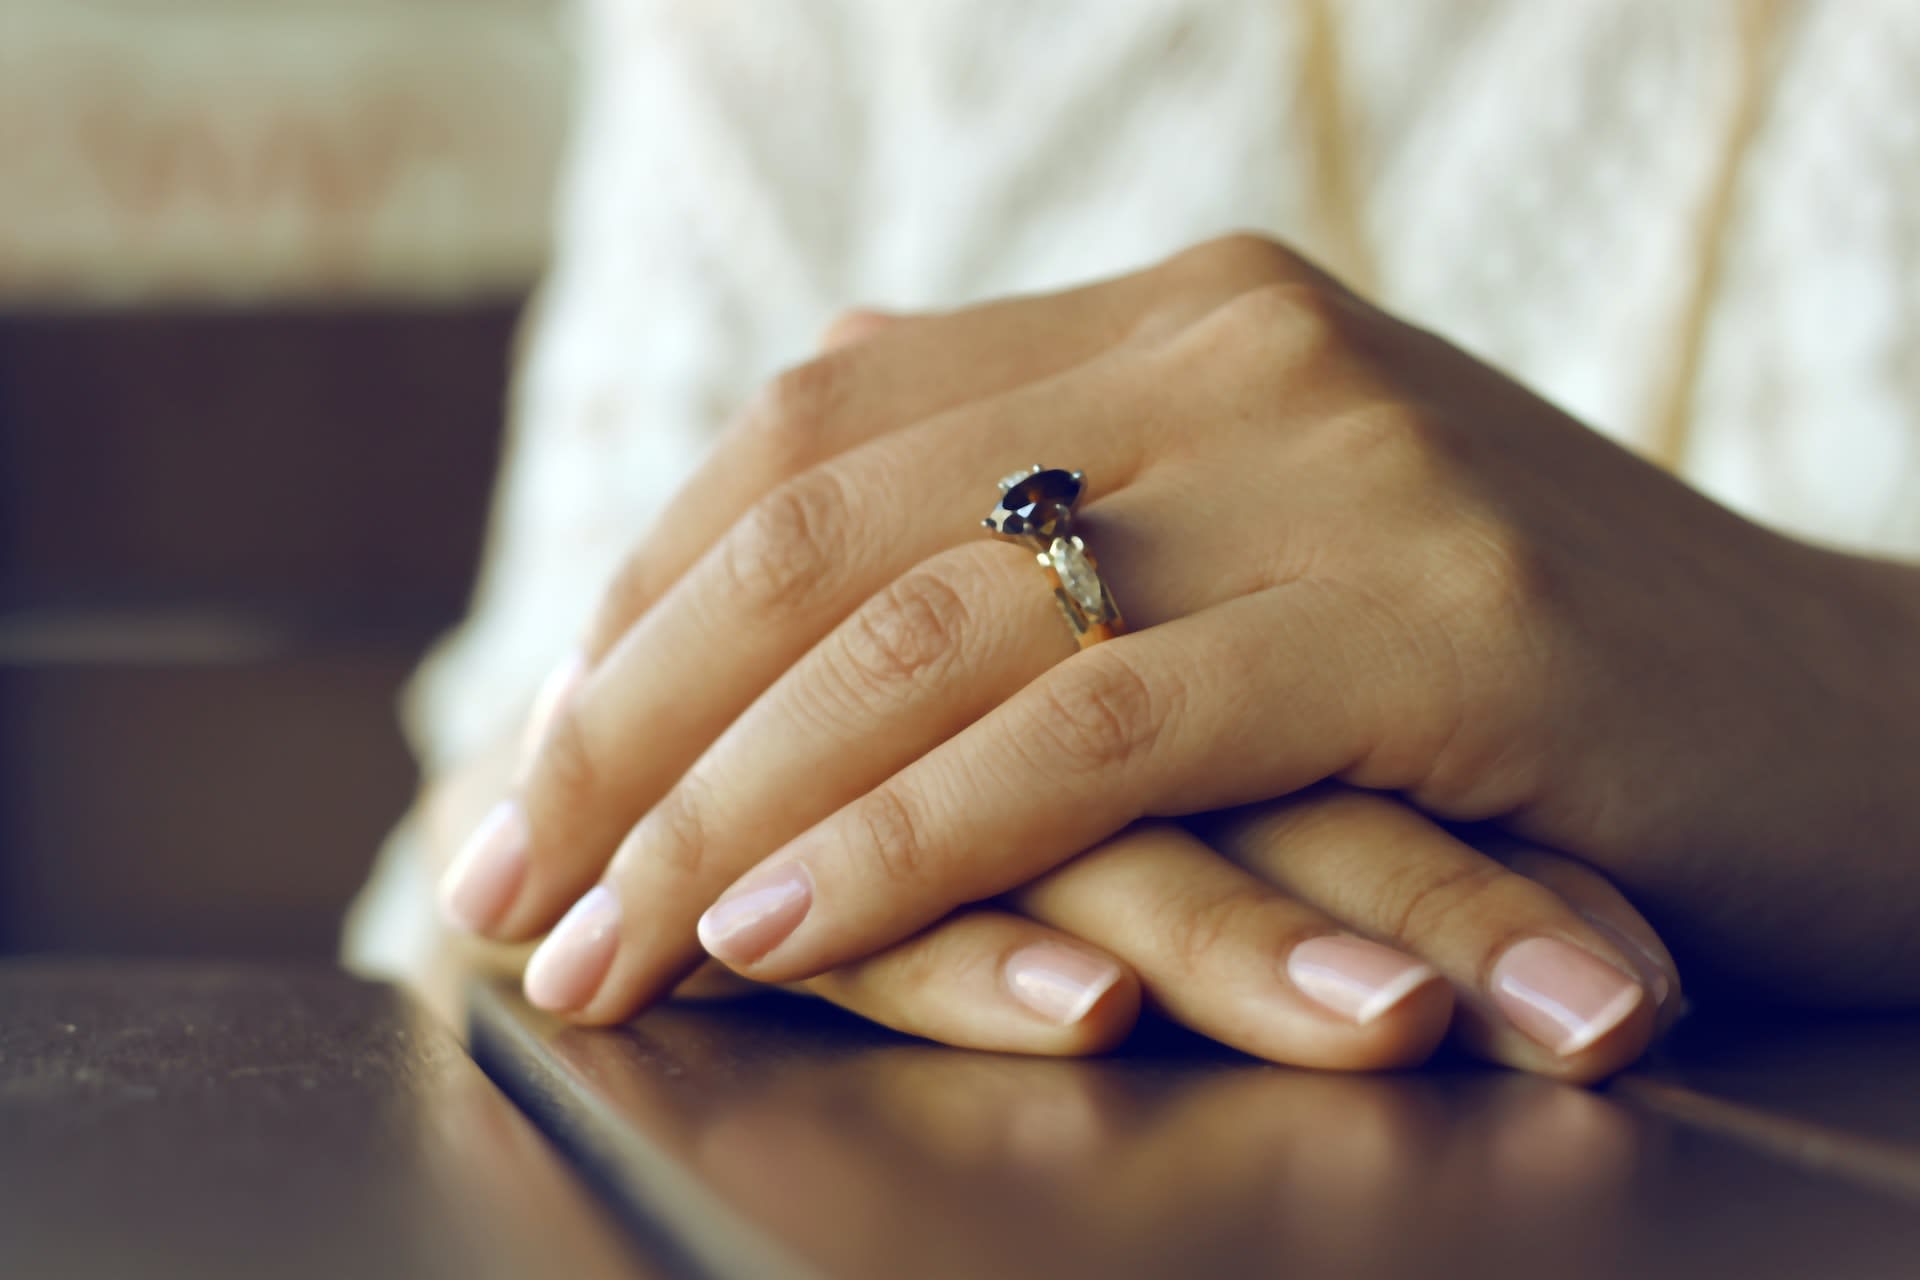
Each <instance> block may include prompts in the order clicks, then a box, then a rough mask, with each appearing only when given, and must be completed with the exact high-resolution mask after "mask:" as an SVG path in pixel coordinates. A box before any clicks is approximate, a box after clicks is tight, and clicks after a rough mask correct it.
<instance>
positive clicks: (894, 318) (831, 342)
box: [820, 307, 912, 351]
mask: <svg viewBox="0 0 1920 1280" xmlns="http://www.w3.org/2000/svg"><path fill="white" fill-rule="evenodd" d="M911 318H912V317H909V316H906V315H902V314H900V313H898V312H892V311H878V310H875V309H874V308H872V307H855V308H854V309H853V310H851V311H842V312H841V313H840V314H839V315H837V316H835V317H834V318H833V322H832V323H831V324H829V325H828V326H827V331H826V332H825V333H824V334H822V335H821V337H820V349H821V350H822V351H838V350H840V349H841V348H843V347H851V346H855V345H857V344H858V343H862V342H865V341H866V340H867V339H868V338H871V337H873V336H874V335H875V334H877V333H879V332H880V331H881V330H883V329H886V328H889V327H891V326H893V325H896V324H905V323H906V322H907V321H908V320H909V319H911Z"/></svg>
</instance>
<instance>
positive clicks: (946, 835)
mask: <svg viewBox="0 0 1920 1280" xmlns="http://www.w3.org/2000/svg"><path fill="white" fill-rule="evenodd" d="M1317 598H1318V596H1317V593H1315V592H1312V591H1309V590H1308V589H1307V588H1305V587H1304V586H1303V587H1300V588H1287V589H1283V590H1281V591H1276V592H1268V593H1263V594H1262V595H1260V596H1254V597H1248V598H1244V599H1241V600H1234V601H1229V602H1227V603H1225V604H1221V605H1217V606H1215V607H1213V608H1210V609H1207V610H1204V611H1203V612H1201V613H1199V614H1196V615H1193V616H1190V617H1186V618H1179V619H1176V620H1174V621H1172V622H1168V623H1165V624H1164V625H1161V626H1154V627H1149V628H1147V629H1145V630H1142V631H1139V632H1136V633H1134V634H1131V635H1127V636H1122V637H1121V638H1119V639H1117V640H1112V641H1109V642H1106V643H1103V644H1098V645H1095V646H1094V647H1093V648H1091V649H1088V650H1085V651H1084V652H1081V653H1079V654H1077V655H1075V656H1074V657H1071V658H1069V659H1068V660H1067V661H1065V662H1063V663H1061V664H1059V665H1058V666H1056V667H1054V668H1052V669H1051V670H1050V671H1048V672H1047V673H1046V674H1045V675H1043V676H1041V677H1040V678H1039V679H1038V680H1035V681H1034V682H1033V683H1032V684H1030V685H1028V686H1027V687H1026V688H1025V689H1023V690H1022V691H1021V692H1020V693H1019V694H1017V695H1015V696H1014V697H1013V698H1011V699H1009V700H1008V701H1006V702H1005V703H1003V704H1001V705H1000V706H999V707H997V708H996V709H995V710H994V711H993V712H991V713H990V714H989V715H987V716H985V717H983V718H982V719H981V720H979V721H978V722H976V723H975V724H973V725H971V726H969V727H968V728H967V729H966V730H965V731H963V732H961V733H959V734H957V735H955V736H954V737H953V738H952V739H950V740H948V741H947V742H945V743H944V744H942V745H941V746H939V747H937V748H935V749H934V750H932V751H930V752H928V753H927V754H926V755H924V756H922V757H921V758H920V759H918V760H916V761H915V762H914V763H913V764H911V765H909V766H908V767H907V768H905V769H903V770H901V771H900V772H899V773H897V774H895V775H894V776H893V777H892V778H890V779H888V780H887V781H886V782H885V783H883V784H881V785H880V786H879V787H877V788H875V789H874V790H873V791H871V792H869V793H867V794H866V795H865V796H863V797H861V798H860V799H859V800H856V801H855V802H853V803H852V804H850V805H847V806H845V807H843V808H842V809H840V810H839V811H837V812H836V813H834V814H833V815H832V816H831V817H829V818H827V819H826V820H825V821H824V822H822V823H819V824H817V825H816V826H814V827H813V828H811V829H810V830H808V831H806V832H804V833H802V834H801V835H800V836H799V837H798V838H796V839H795V840H794V841H792V842H790V843H789V844H788V845H787V846H786V847H784V848H783V849H781V850H779V851H778V852H776V853H774V854H773V855H771V856H770V857H769V858H767V859H766V860H765V861H764V862H763V863H762V864H761V865H760V866H758V867H756V868H755V869H753V870H752V871H750V872H748V873H747V874H746V875H745V876H743V877H742V878H741V879H740V880H738V881H736V882H735V884H734V885H733V886H732V887H731V888H730V889H729V890H728V891H727V892H726V893H725V894H724V895H722V897H721V898H720V899H719V900H718V901H717V902H716V903H715V904H714V905H713V907H712V908H711V909H709V911H708V912H707V913H706V915H705V916H703V917H702V918H701V921H700V938H701V942H702V943H703V944H704V945H705V946H706V948H707V950H708V951H709V953H711V954H712V955H714V956H715V957H716V958H717V959H719V960H721V961H723V962H724V963H726V964H727V965H729V966H730V967H732V968H734V969H735V970H736V971H737V972H741V973H744V974H746V975H747V976H749V977H753V978H756V979H759V980H761V981H789V980H792V979H795V978H800V977H805V976H809V975H810V974H813V973H819V972H824V971H825V970H827V969H831V968H836V967H838V966H839V965H842V964H845V963H847V962H849V961H851V960H853V959H855V958H856V957H858V956H860V955H864V954H866V953H868V952H871V951H873V950H876V949H878V948H880V947H883V946H885V945H887V944H888V943H890V942H892V941H895V940H897V939H898V938H900V937H904V936H905V935H906V934H908V933H911V932H913V931H914V930H916V929H919V928H921V927H923V926H924V925H926V924H927V923H929V922H930V921H931V920H933V919H937V918H938V917H939V916H941V915H944V914H945V913H946V912H947V911H949V910H951V909H952V908H953V907H954V906H956V905H958V904H959V903H963V902H974V901H979V900H981V899H983V898H987V897H991V896H992V895H994V894H997V893H1001V892H1004V891H1006V890H1008V889H1011V888H1012V887H1013V886H1015V885H1017V884H1021V883H1024V882H1025V881H1027V880H1030V879H1032V878H1033V877H1035V876H1037V875H1040V874H1041V873H1043V872H1045V871H1048V870H1050V869H1052V868H1053V867H1055V866H1057V865H1059V864H1060V863H1061V862H1064V861H1065V860H1066V859H1067V858H1068V857H1071V856H1072V855H1073V854H1074V853H1077V852H1078V851H1080V850H1082V849H1086V848H1090V847H1092V846H1093V845H1095V844H1097V843H1099V842H1100V841H1101V840H1103V839H1105V838H1106V837H1107V836H1109V835H1111V834H1112V833H1113V832H1115V831H1117V830H1118V829H1119V828H1121V827H1122V826H1125V825H1126V824H1127V823H1128V822H1130V821H1132V820H1133V819H1135V818H1137V817H1141V816H1143V815H1147V814H1164V813H1177V812H1194V811H1198V810H1204V809H1211V808H1218V807H1221V806H1224V805H1230V804H1236V803H1244V802H1247V801H1249V800H1253V799H1257V798H1260V797H1264V796H1268V795H1276V794H1286V793H1288V792H1291V791H1294V790H1298V789H1299V788H1300V787H1303V786H1306V785H1308V784H1310V783H1312V782H1315V781H1317V780H1319V779H1320V778H1324V777H1327V776H1330V775H1332V774H1335V773H1337V772H1339V771H1340V770H1342V769H1344V768H1346V767H1348V766H1349V765H1351V764H1352V763H1353V762H1354V761H1355V760H1357V759H1359V758H1360V756H1361V755H1362V754H1363V748H1364V747H1365V745H1366V742H1367V734H1366V733H1365V729H1366V721H1365V715H1364V711H1365V709H1366V708H1367V707H1368V706H1370V705H1372V699H1373V695H1374V693H1375V690H1374V689H1369V688H1367V685H1366V682H1364V681H1363V680H1362V679H1361V671H1360V670H1359V669H1357V668H1356V667H1355V664H1356V663H1360V662H1364V661H1368V655H1366V654H1365V648H1366V646H1365V644H1364V637H1359V636H1356V637H1355V638H1354V639H1353V640H1352V641H1351V642H1343V643H1337V644H1336V643H1325V641H1326V640H1327V639H1328V638H1330V637H1332V636H1336V635H1338V634H1339V632H1338V629H1337V628H1336V627H1334V626H1332V625H1330V624H1331V623H1332V622H1333V621H1334V619H1330V618H1328V617H1325V616H1322V615H1320V614H1319V613H1318V612H1317V611H1316V610H1315V608H1314V606H1313V604H1312V602H1313V601H1315V600H1317ZM1276 653H1279V654H1285V655H1286V656H1285V658H1284V660H1281V659H1277V658H1276ZM1372 661H1373V662H1374V664H1375V665H1376V666H1378V665H1379V664H1378V660H1377V659H1373V660H1372ZM1387 669H1391V668H1390V667H1389V668H1387ZM1377 684H1378V682H1376V687H1377ZM1356 690H1365V691H1366V696H1365V697H1361V696H1359V695H1358V694H1356V692H1355V691H1356ZM1412 701H1413V700H1412V699H1408V700H1407V704H1411V703H1412ZM1407 704H1403V705H1407ZM1273 707H1285V708H1287V711H1288V714H1287V715H1286V716H1285V717H1284V718H1281V717H1275V716H1273V715H1272V714H1270V712H1269V710H1268V709H1269V708H1273Z"/></svg>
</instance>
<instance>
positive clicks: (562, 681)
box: [519, 652, 587, 776]
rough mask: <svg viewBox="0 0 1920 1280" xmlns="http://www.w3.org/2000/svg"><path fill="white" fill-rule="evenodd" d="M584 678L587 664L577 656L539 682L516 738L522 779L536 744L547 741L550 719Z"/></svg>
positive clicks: (564, 660)
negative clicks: (518, 746)
mask: <svg viewBox="0 0 1920 1280" xmlns="http://www.w3.org/2000/svg"><path fill="white" fill-rule="evenodd" d="M586 678H587V660H586V658H585V657H584V656H583V655H581V654H580V653H578V652H575V653H570V654H568V655H567V656H566V657H565V658H563V659H562V660H561V662H560V665H559V666H557V667H555V668H554V669H553V670H552V671H549V672H548V673H547V678H546V679H545V680H542V681H541V682H540V691H539V692H538V693H536V694H534V695H533V709H532V710H531V711H529V712H528V713H527V727H526V729H525V730H523V731H522V733H521V735H520V770H519V771H520V773H521V774H522V775H523V776H524V775H525V774H526V772H527V770H528V768H529V767H530V766H531V765H532V764H533V757H534V754H535V753H536V752H538V751H539V750H540V744H541V743H543V742H545V741H546V740H547V730H549V729H551V728H553V718H554V716H556V715H558V714H559V713H560V708H561V707H563V706H565V705H566V704H567V700H568V699H569V698H571V697H573V693H574V690H576V689H578V688H579V687H580V684H581V682H582V681H584V680H585V679H586Z"/></svg>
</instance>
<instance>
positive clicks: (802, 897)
mask: <svg viewBox="0 0 1920 1280" xmlns="http://www.w3.org/2000/svg"><path fill="white" fill-rule="evenodd" d="M812 905H813V880H812V878H811V877H810V876H808V875H807V869H806V867H805V866H803V865H802V864H800V863H798V862H785V863H782V864H780V865H779V866H777V867H768V868H766V869H765V870H763V871H758V872H755V873H754V874H752V875H750V876H748V877H747V878H746V879H744V880H742V881H741V882H740V883H739V884H736V885H734V886H733V888H731V889H729V890H727V891H726V893H724V894H722V895H721V897H720V900H719V901H718V902H716V903H714V904H713V905H712V906H710V907H708V908H707V913H706V914H705V915H703V916H701V917H700V945H701V946H703V947H705V948H706V949H707V951H708V953H709V954H711V955H712V956H713V957H714V958H715V959H717V960H720V961H721V962H723V963H725V964H732V965H741V964H752V963H753V962H754V961H755V960H758V959H759V958H760V957H761V956H764V955H765V954H767V952H769V951H771V950H773V949H774V948H775V947H777V946H779V945H780V944H781V943H782V942H783V941H785V940H786V937H787V935H788V934H790V933H792V932H793V931H794V929H795V928H797V927H798V926H799V924H800V922H801V921H802V920H804V919H805V918H806V915H807V908H808V907H810V906H812Z"/></svg>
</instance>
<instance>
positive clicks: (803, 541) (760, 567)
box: [721, 469, 851, 609]
mask: <svg viewBox="0 0 1920 1280" xmlns="http://www.w3.org/2000/svg"><path fill="white" fill-rule="evenodd" d="M846 511H847V503H846V496H845V494H844V493H843V492H842V488H841V484H840V481H839V479H838V478H837V477H836V476H835V475H834V473H833V472H832V471H831V470H830V469H818V470H814V471H809V472H807V473H805V474H804V475H800V476H797V477H795V478H794V479H792V480H789V481H787V482H786V483H785V484H782V485H781V486H780V487H779V488H777V489H775V490H774V491H773V492H772V493H770V494H768V495H767V496H766V497H765V498H762V499H761V500H760V501H759V502H758V503H756V504H754V506H753V507H752V508H751V509H749V510H748V512H747V514H746V515H744V516H742V517H741V518H740V522H739V523H738V524H737V525H735V526H734V528H733V530H732V531H731V532H730V533H729V534H728V535H727V537H726V540H725V542H724V543H723V545H722V555H721V565H722V567H723V569H724V570H725V572H726V574H727V577H728V579H729V580H730V582H731V584H732V586H733V588H734V593H735V594H736V595H737V596H738V597H739V598H740V600H741V601H742V602H743V603H744V604H746V605H747V606H748V607H750V608H754V607H757V608H786V609H792V608H794V607H797V606H800V605H802V604H803V603H804V602H806V601H807V600H809V599H811V598H813V597H814V596H815V595H817V594H818V593H819V592H820V591H821V590H823V589H825V588H826V587H827V586H828V585H829V583H830V582H831V581H832V579H833V576H834V574H835V573H837V572H839V571H841V569H842V568H843V567H844V566H845V564H846V556H847V554H848V553H849V551H850V550H851V547H850V546H849V542H848V536H847V531H846V514H845V513H846Z"/></svg>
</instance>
